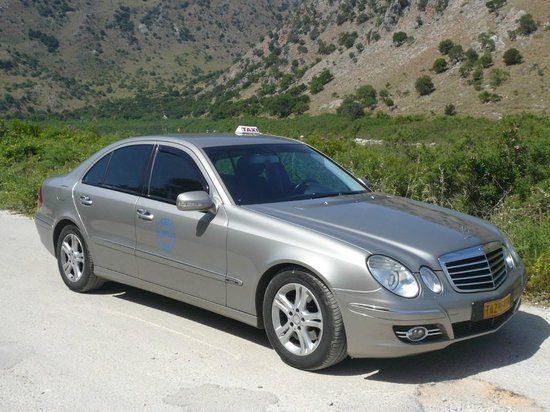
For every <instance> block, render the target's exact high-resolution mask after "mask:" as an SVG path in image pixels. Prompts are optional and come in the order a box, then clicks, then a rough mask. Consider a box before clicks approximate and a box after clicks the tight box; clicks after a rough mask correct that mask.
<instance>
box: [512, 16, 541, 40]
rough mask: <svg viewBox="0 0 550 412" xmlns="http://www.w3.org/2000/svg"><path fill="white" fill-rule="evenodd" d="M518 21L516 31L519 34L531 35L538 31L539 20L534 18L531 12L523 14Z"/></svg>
mask: <svg viewBox="0 0 550 412" xmlns="http://www.w3.org/2000/svg"><path fill="white" fill-rule="evenodd" d="M518 23H519V26H518V28H517V29H516V32H517V33H518V34H521V35H523V36H529V35H530V34H532V33H534V32H536V31H537V28H538V25H537V22H536V21H535V20H533V16H531V15H530V14H524V15H523V16H521V17H520V18H519V20H518Z"/></svg>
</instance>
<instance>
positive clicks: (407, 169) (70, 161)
mask: <svg viewBox="0 0 550 412" xmlns="http://www.w3.org/2000/svg"><path fill="white" fill-rule="evenodd" d="M238 122H239V123H244V124H246V123H249V124H257V125H258V126H260V129H262V130H264V131H266V132H271V133H275V134H282V135H287V136H291V137H296V138H300V137H301V138H302V139H303V140H304V141H306V142H308V143H310V144H312V145H313V146H315V147H316V148H318V149H320V150H322V151H323V152H325V153H327V154H328V155H329V156H331V157H333V158H334V159H335V160H337V161H338V162H340V163H341V164H343V165H344V166H345V167H347V168H348V169H349V170H351V171H353V172H354V173H355V174H356V175H358V176H367V177H368V179H369V181H370V182H371V184H372V185H373V187H374V188H375V189H376V190H380V191H385V192H389V193H394V194H397V195H401V196H406V197H410V198H414V199H420V200H424V201H427V202H432V203H437V204H440V205H442V206H445V207H450V208H454V209H457V210H459V211H462V212H465V213H470V214H473V215H476V216H480V217H483V218H486V219H489V220H491V221H492V222H494V223H495V224H497V225H498V226H499V227H500V228H501V229H502V230H504V231H505V232H506V233H507V234H508V235H509V236H510V237H511V239H512V241H513V242H514V244H515V246H516V248H517V249H518V251H519V253H520V255H521V256H522V257H523V259H524V261H525V263H526V265H527V267H528V271H529V274H530V280H529V286H528V290H529V292H531V293H535V294H537V296H539V297H543V298H546V299H548V297H549V296H550V267H549V261H550V214H549V213H550V168H549V167H548V165H549V164H550V145H549V144H548V142H549V141H550V119H549V118H548V117H544V118H539V117H535V116H528V115H525V116H520V117H508V118H505V119H503V120H501V121H491V120H488V119H475V118H470V117H457V116H447V117H438V118H433V119H426V118H423V117H420V116H409V117H396V118H390V117H388V116H387V115H384V114H377V115H372V114H370V113H367V114H365V115H363V116H361V117H360V118H359V119H357V120H354V121H350V120H348V119H347V118H345V117H339V116H336V115H324V116H319V117H309V116H300V117H296V118H293V119H284V120H274V119H265V118H243V119H239V120H238ZM236 123H237V121H236V120H235V119H225V120H211V119H186V120H164V121H163V120H159V121H158V123H155V122H154V121H151V120H148V121H147V120H141V121H127V122H123V121H116V122H115V121H104V122H100V123H95V124H93V126H92V125H87V124H85V123H79V122H75V123H73V124H72V125H71V124H67V123H58V124H56V125H50V126H44V125H36V124H30V123H22V122H19V121H13V122H2V121H0V208H8V209H12V210H16V211H19V212H23V213H28V214H31V213H33V211H34V209H35V203H36V193H37V190H38V188H39V187H40V184H41V182H42V181H43V180H44V178H45V177H46V176H48V175H51V174H55V173H63V172H66V171H68V170H70V169H71V168H72V167H74V166H75V165H76V164H77V163H78V162H80V161H82V160H84V159H85V158H86V157H88V156H89V155H90V154H91V153H93V152H94V151H96V150H97V149H99V148H101V147H103V146H104V145H106V144H107V143H109V142H111V141H114V140H117V139H119V138H122V137H125V136H127V135H130V134H136V133H154V132H159V131H161V132H165V133H168V132H190V131H205V130H210V131H213V130H217V131H226V132H229V131H231V132H232V131H233V130H234V128H235V125H236ZM104 132H108V133H104ZM354 138H371V139H380V140H381V142H379V143H376V144H372V145H363V144H358V143H356V142H355V140H354Z"/></svg>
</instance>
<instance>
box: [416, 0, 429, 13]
mask: <svg viewBox="0 0 550 412" xmlns="http://www.w3.org/2000/svg"><path fill="white" fill-rule="evenodd" d="M427 5H428V0H419V1H418V10H420V11H426V6H427Z"/></svg>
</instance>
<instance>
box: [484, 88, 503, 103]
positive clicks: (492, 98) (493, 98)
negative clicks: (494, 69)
mask: <svg viewBox="0 0 550 412" xmlns="http://www.w3.org/2000/svg"><path fill="white" fill-rule="evenodd" d="M478 97H479V100H480V101H481V103H496V102H499V101H500V100H502V98H501V97H500V96H499V95H498V94H495V93H489V92H488V91H484V92H481V93H480V94H479V96H478Z"/></svg>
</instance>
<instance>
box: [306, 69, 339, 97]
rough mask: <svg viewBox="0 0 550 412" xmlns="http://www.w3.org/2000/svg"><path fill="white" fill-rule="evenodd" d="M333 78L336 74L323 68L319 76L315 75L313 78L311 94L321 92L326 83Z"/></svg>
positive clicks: (310, 86) (310, 88) (310, 87)
mask: <svg viewBox="0 0 550 412" xmlns="http://www.w3.org/2000/svg"><path fill="white" fill-rule="evenodd" d="M332 79H334V76H333V75H332V73H331V72H330V70H329V69H325V70H323V71H322V72H321V73H319V75H318V76H315V77H314V78H313V79H311V83H310V85H309V91H310V92H311V94H317V93H319V92H320V91H321V90H323V89H324V86H325V84H327V83H329V82H331V81H332Z"/></svg>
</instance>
